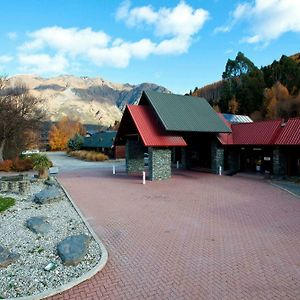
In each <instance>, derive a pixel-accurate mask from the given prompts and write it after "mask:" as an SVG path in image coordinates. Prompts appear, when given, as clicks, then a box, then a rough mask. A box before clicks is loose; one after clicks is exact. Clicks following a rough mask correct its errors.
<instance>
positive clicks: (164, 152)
mask: <svg viewBox="0 0 300 300" xmlns="http://www.w3.org/2000/svg"><path fill="white" fill-rule="evenodd" d="M170 177H171V150H170V149H166V148H153V147H150V148H149V179H150V180H163V179H168V178H170Z"/></svg>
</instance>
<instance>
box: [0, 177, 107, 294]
mask: <svg viewBox="0 0 300 300" xmlns="http://www.w3.org/2000/svg"><path fill="white" fill-rule="evenodd" d="M26 181H27V182H28V185H27V186H26V189H20V186H23V185H20V182H23V183H24V182H26ZM11 182H13V183H11ZM3 199H12V200H3ZM1 203H2V204H1ZM0 207H3V209H2V212H0V219H1V222H0V278H1V280H0V298H15V297H23V296H30V295H38V294H41V293H45V292H47V291H51V292H49V294H54V293H55V289H59V288H61V286H63V285H66V284H68V283H69V287H70V286H71V285H72V284H71V285H70V282H73V281H74V280H75V281H77V283H79V282H78V280H79V278H80V277H82V276H84V275H85V274H86V273H91V270H93V269H95V267H97V266H99V264H101V263H102V262H101V261H102V260H103V252H105V251H104V250H105V249H104V248H103V246H102V244H101V243H100V242H99V241H98V240H97V238H96V237H95V236H94V235H93V234H92V233H91V231H90V230H89V228H88V227H87V225H86V224H85V222H84V221H83V220H82V218H81V216H80V214H79V213H78V212H77V210H76V209H75V208H74V206H73V204H72V202H71V201H70V200H69V198H68V196H67V195H66V193H65V192H64V190H63V189H62V188H61V186H60V185H59V184H58V182H57V181H56V180H54V179H50V180H46V181H44V180H40V179H36V178H26V177H21V178H17V179H15V180H9V179H7V177H6V178H4V180H1V178H0ZM103 249H104V250H103ZM104 254H105V253H104ZM105 255H106V254H105ZM101 256H102V258H101ZM102 265H103V263H102ZM91 276H92V275H91ZM85 279H86V278H85Z"/></svg>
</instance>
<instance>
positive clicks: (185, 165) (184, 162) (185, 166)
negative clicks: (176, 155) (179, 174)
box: [181, 147, 187, 169]
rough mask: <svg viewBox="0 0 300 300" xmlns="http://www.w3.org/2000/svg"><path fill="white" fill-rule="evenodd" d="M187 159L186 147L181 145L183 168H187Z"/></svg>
mask: <svg viewBox="0 0 300 300" xmlns="http://www.w3.org/2000/svg"><path fill="white" fill-rule="evenodd" d="M186 159H187V158H186V147H181V166H182V168H183V169H187V161H186Z"/></svg>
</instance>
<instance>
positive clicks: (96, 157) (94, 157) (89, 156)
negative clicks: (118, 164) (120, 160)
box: [69, 150, 108, 161]
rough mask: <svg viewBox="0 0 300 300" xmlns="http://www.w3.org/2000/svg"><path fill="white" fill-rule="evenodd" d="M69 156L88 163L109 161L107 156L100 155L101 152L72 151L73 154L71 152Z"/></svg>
mask: <svg viewBox="0 0 300 300" xmlns="http://www.w3.org/2000/svg"><path fill="white" fill-rule="evenodd" d="M69 155H71V156H73V157H76V158H79V159H83V160H87V161H105V160H108V156H107V155H105V154H103V153H100V152H96V151H84V150H79V151H71V152H69Z"/></svg>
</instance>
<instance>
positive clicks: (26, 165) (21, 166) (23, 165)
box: [11, 158, 33, 172]
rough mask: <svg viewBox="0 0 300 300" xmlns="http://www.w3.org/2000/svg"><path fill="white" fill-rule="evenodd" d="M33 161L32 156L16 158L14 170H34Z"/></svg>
mask: <svg viewBox="0 0 300 300" xmlns="http://www.w3.org/2000/svg"><path fill="white" fill-rule="evenodd" d="M32 168H33V162H32V159H31V158H24V159H20V158H16V159H15V160H14V161H13V163H12V168H11V169H12V170H13V171H17V172H24V171H29V170H32Z"/></svg>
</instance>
